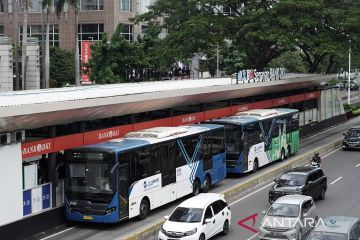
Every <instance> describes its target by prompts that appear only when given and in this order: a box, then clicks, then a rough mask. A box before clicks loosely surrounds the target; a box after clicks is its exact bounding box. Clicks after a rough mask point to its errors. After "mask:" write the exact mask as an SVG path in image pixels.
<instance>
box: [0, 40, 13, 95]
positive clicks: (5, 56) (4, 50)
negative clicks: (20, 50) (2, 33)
mask: <svg viewBox="0 0 360 240" xmlns="http://www.w3.org/2000/svg"><path fill="white" fill-rule="evenodd" d="M12 55H13V52H12V44H11V38H8V37H0V92H4V91H13V88H14V87H13V56H12Z"/></svg>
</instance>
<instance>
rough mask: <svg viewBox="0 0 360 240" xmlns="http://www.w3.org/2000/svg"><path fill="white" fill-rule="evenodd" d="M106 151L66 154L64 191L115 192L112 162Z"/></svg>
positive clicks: (80, 192)
mask: <svg viewBox="0 0 360 240" xmlns="http://www.w3.org/2000/svg"><path fill="white" fill-rule="evenodd" d="M108 157H109V154H107V153H94V152H72V153H70V154H67V156H66V158H67V159H66V160H67V178H66V179H67V182H66V191H67V193H68V194H69V195H78V196H79V195H81V196H84V194H87V196H89V195H91V194H101V195H104V194H105V195H109V194H111V195H112V194H113V193H114V192H115V189H114V184H113V180H112V179H113V178H112V177H111V174H110V170H111V166H112V164H110V163H111V162H110V161H109V160H108Z"/></svg>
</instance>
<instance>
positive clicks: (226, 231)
mask: <svg viewBox="0 0 360 240" xmlns="http://www.w3.org/2000/svg"><path fill="white" fill-rule="evenodd" d="M221 233H222V235H223V236H226V235H228V233H229V221H228V220H225V222H224V225H223V230H222V232H221Z"/></svg>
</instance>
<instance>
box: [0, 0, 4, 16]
mask: <svg viewBox="0 0 360 240" xmlns="http://www.w3.org/2000/svg"><path fill="white" fill-rule="evenodd" d="M3 12H4V3H3V0H0V13H3Z"/></svg>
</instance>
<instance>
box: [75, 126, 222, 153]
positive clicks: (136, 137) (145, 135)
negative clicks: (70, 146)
mask: <svg viewBox="0 0 360 240" xmlns="http://www.w3.org/2000/svg"><path fill="white" fill-rule="evenodd" d="M221 128H223V126H222V125H217V124H194V125H187V126H180V127H155V128H149V129H144V130H139V131H136V132H130V133H128V134H126V135H125V137H124V138H119V139H113V140H110V141H108V142H104V143H99V144H94V145H87V146H83V147H79V148H76V149H77V150H80V149H81V150H84V149H86V148H92V149H98V150H108V151H109V150H110V151H116V152H122V151H126V150H128V149H133V148H137V147H142V146H146V145H150V144H154V143H158V142H165V141H168V140H172V139H176V138H178V137H185V136H189V135H192V134H196V133H201V132H206V131H209V130H213V129H221Z"/></svg>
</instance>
